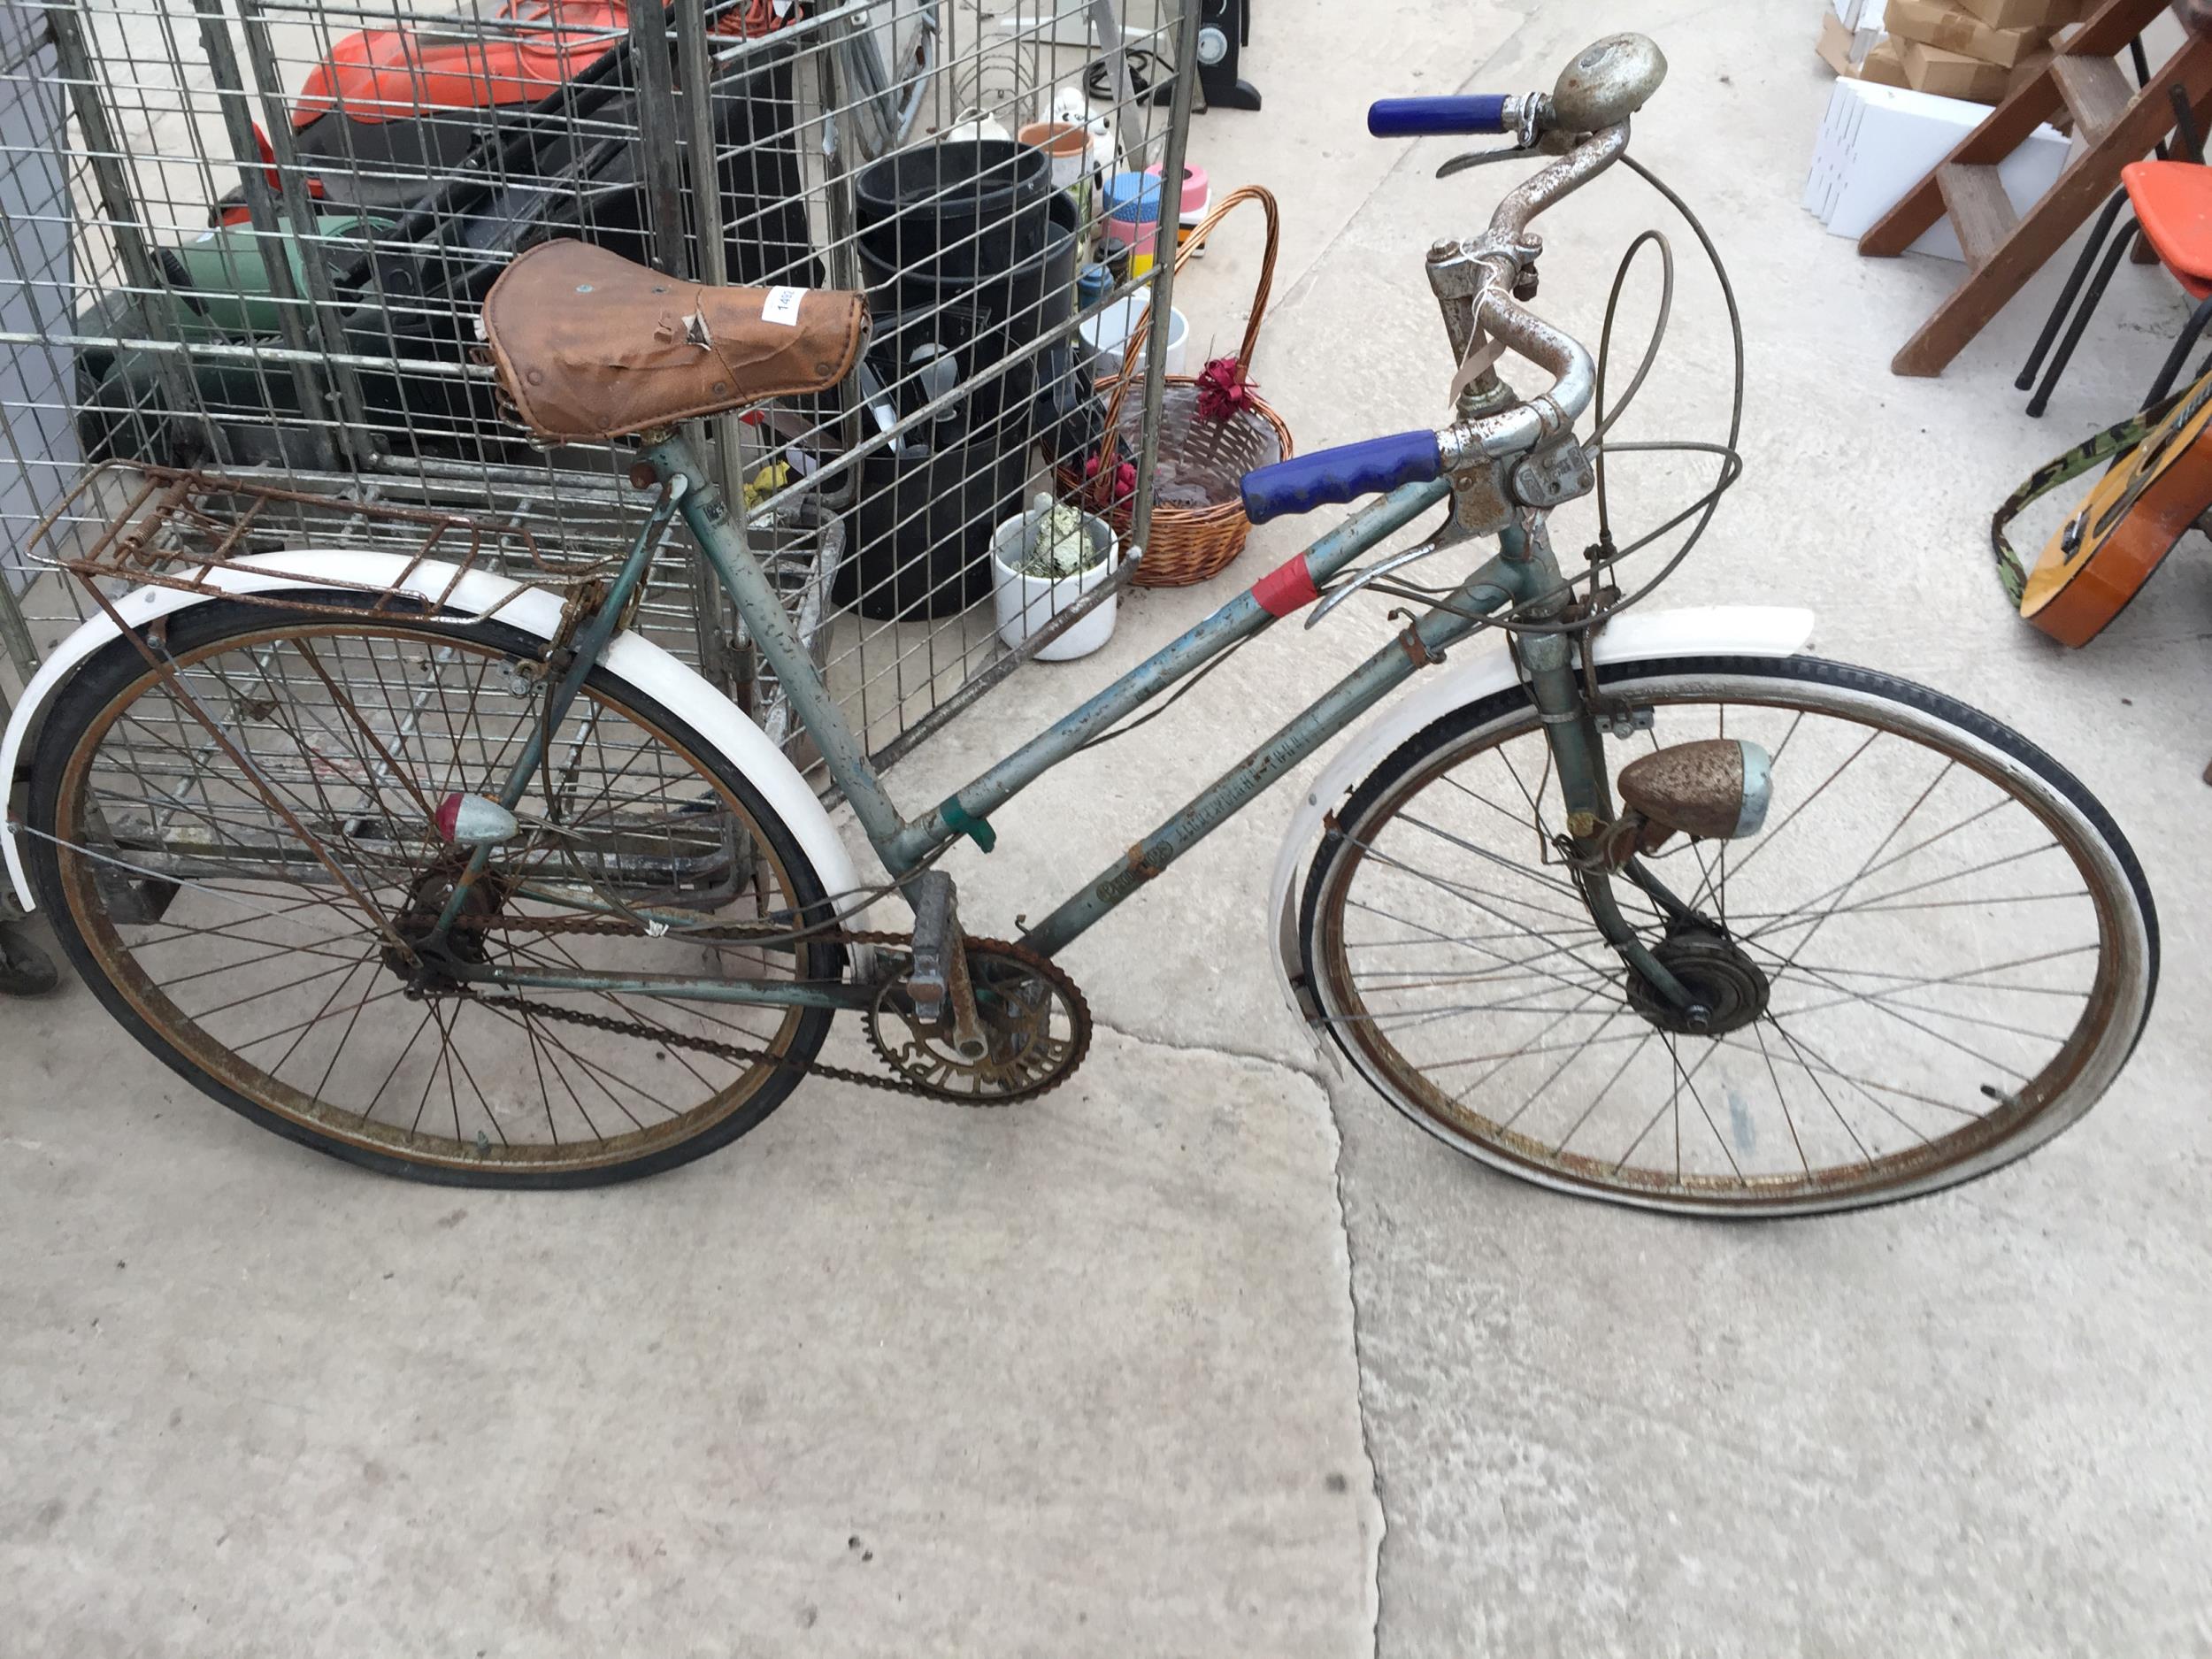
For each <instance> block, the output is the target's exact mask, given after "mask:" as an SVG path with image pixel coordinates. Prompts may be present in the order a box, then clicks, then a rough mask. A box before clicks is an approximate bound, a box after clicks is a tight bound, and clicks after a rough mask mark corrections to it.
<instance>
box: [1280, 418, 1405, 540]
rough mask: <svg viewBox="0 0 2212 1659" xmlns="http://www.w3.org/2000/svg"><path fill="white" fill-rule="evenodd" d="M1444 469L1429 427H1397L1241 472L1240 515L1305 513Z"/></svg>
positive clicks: (1356, 498) (1388, 488)
mask: <svg viewBox="0 0 2212 1659" xmlns="http://www.w3.org/2000/svg"><path fill="white" fill-rule="evenodd" d="M1443 470H1444V457H1443V455H1442V454H1441V452H1440V451H1439V450H1438V449H1437V447H1436V434H1434V433H1433V432H1402V433H1399V434H1397V435H1396V436H1395V437H1390V438H1370V439H1368V440H1367V441H1366V442H1363V443H1347V444H1341V445H1340V446H1339V447H1337V448H1336V449H1320V450H1317V451H1316V452H1315V453H1313V454H1311V455H1302V456H1298V457H1295V458H1294V459H1292V460H1288V461H1278V462H1277V463H1276V464H1275V465H1272V466H1263V467H1258V468H1256V469H1255V470H1254V471H1252V472H1247V473H1246V474H1245V475H1244V516H1245V517H1246V518H1249V519H1250V520H1251V521H1252V522H1253V523H1254V524H1265V523H1266V522H1267V521H1268V520H1269V519H1270V518H1280V517H1281V516H1282V515H1283V514H1285V513H1288V512H1311V511H1313V510H1314V509H1315V508H1316V507H1325V506H1327V505H1329V504H1330V503H1341V502H1348V501H1357V500H1358V499H1359V498H1360V497H1361V496H1362V495H1375V494H1378V493H1379V492H1381V491H1384V490H1391V489H1395V488H1398V487H1399V486H1400V485H1401V484H1419V483H1425V482H1426V481H1427V480H1430V479H1432V478H1435V477H1436V476H1438V475H1439V474H1440V473H1441V472H1443Z"/></svg>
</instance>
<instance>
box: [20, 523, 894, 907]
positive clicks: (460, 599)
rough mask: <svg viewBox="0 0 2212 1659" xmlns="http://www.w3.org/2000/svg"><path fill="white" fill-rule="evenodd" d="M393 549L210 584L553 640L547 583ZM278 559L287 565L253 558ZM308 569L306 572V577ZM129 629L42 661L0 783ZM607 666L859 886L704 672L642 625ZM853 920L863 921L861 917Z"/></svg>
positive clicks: (765, 748) (793, 777)
mask: <svg viewBox="0 0 2212 1659" xmlns="http://www.w3.org/2000/svg"><path fill="white" fill-rule="evenodd" d="M411 563H412V561H411V560H409V559H408V558H406V557H403V556H401V555H399V554H396V553H366V552H353V551H349V550H343V549H338V550H332V551H326V552H306V553H296V552H287V553H280V554H272V555H268V556H266V557H250V558H242V559H237V560H234V561H233V562H232V563H230V564H229V565H224V566H221V567H219V568H218V569H215V570H213V571H211V572H209V573H208V575H207V578H206V580H207V581H208V583H209V585H210V586H211V587H216V588H222V589H223V590H224V591H226V592H228V593H253V592H257V591H265V590H267V589H270V588H310V587H312V586H313V585H314V581H313V579H315V578H318V577H319V578H322V579H325V580H328V581H329V582H331V583H332V584H333V585H334V586H335V585H338V584H341V583H342V584H346V585H348V586H351V587H357V588H371V589H376V588H390V587H396V588H402V589H403V590H404V591H406V592H408V593H411V594H415V595H419V596H420V597H422V598H424V599H426V600H431V601H437V600H440V599H442V600H443V602H444V603H445V605H446V607H447V609H448V610H449V611H459V612H465V613H466V614H467V615H470V616H482V615H485V614H486V613H488V612H493V611H496V612H497V615H496V618H495V620H497V621H500V622H503V623H505V624H506V625H507V626H509V627H512V628H518V629H520V630H521V631H522V632H523V633H525V634H536V635H537V636H538V637H539V638H540V639H544V640H550V639H552V638H554V637H555V636H556V635H557V634H558V633H559V632H560V626H561V602H560V600H558V599H557V598H556V597H555V596H554V595H551V594H549V593H547V592H545V591H544V590H543V589H541V588H526V587H524V586H523V585H522V584H520V583H518V582H513V581H510V580H507V579H506V578H505V577H503V576H496V575H494V574H492V573H490V572H486V571H471V572H467V573H466V574H465V575H461V576H460V577H459V580H458V583H456V580H455V578H456V574H457V572H456V567H455V566H453V565H440V564H421V565H413V568H412V570H411V571H410V569H409V566H410V565H411ZM266 564H280V565H281V566H282V570H281V572H278V571H275V570H271V569H262V568H257V567H258V566H261V565H266ZM303 577H305V578H307V579H309V580H302V578H303ZM213 597H214V595H209V594H204V593H186V592H181V591H180V590H178V589H175V588H139V589H138V590H136V591H135V592H134V593H132V594H130V595H127V597H126V598H124V599H123V600H122V601H121V602H120V603H119V604H118V605H117V606H116V610H117V611H119V612H120V613H121V615H122V618H123V620H124V621H125V622H126V623H127V624H128V625H129V626H133V627H136V626H141V625H142V624H144V623H148V622H150V621H152V620H153V619H154V618H156V617H164V616H170V615H173V614H174V613H175V612H177V611H188V610H190V609H191V608H192V607H193V606H195V605H204V604H206V603H209V602H210V600H211V598H213ZM121 634H122V630H121V629H120V628H119V627H118V626H116V624H115V623H114V621H113V620H112V619H111V618H109V617H107V616H105V615H101V616H96V617H95V618H92V619H91V620H90V621H88V622H87V623H85V624H84V626H81V627H80V628H79V629H78V630H77V631H76V632H75V633H74V634H71V635H70V636H69V637H68V638H67V639H66V640H64V641H62V642H61V644H60V645H58V646H57V647H56V648H55V649H54V653H53V655H52V656H50V657H48V658H47V659H46V663H45V665H44V666H43V667H42V668H41V669H40V670H39V671H38V672H37V673H36V674H35V676H33V678H32V680H31V683H30V684H29V685H28V686H27V687H25V688H24V692H23V700H22V702H20V703H18V704H17V705H16V710H15V718H13V719H12V720H11V721H10V722H9V724H8V731H7V735H6V737H5V739H4V740H0V793H4V786H5V785H6V783H7V782H8V781H9V780H12V779H13V778H14V777H15V775H16V769H17V766H18V764H19V761H20V759H21V757H22V755H23V753H24V751H25V750H26V749H27V747H28V745H29V743H30V741H31V738H32V734H33V733H35V731H36V730H37V728H38V725H39V719H40V715H41V712H42V710H43V709H44V707H45V705H46V703H47V702H48V701H49V700H50V698H51V697H52V696H53V695H54V693H55V692H56V691H58V689H60V687H61V686H62V684H63V682H64V681H65V680H67V679H68V678H69V676H70V675H71V674H72V673H73V672H75V671H76V669H77V666H78V664H81V663H82V662H83V661H84V660H85V659H86V658H87V657H90V656H91V655H92V654H93V653H94V652H95V651H96V650H98V649H100V648H101V647H102V646H104V645H105V644H107V643H108V641H111V640H114V639H119V638H120V637H121ZM601 660H602V664H603V666H604V667H605V669H606V671H607V672H609V673H611V674H612V675H613V676H614V677H615V678H616V679H618V680H622V681H623V682H624V683H626V684H627V685H630V686H634V687H636V688H637V689H638V690H639V691H641V692H642V693H644V694H645V695H647V696H649V697H650V698H652V699H653V700H654V701H655V702H656V703H659V704H660V705H661V706H662V707H663V708H664V709H666V710H669V712H670V713H672V714H673V715H675V716H676V717H677V718H680V719H681V720H683V721H684V722H685V723H686V724H687V725H688V726H690V727H691V728H692V730H694V731H695V732H696V733H699V735H700V736H701V737H703V738H704V739H705V740H706V741H708V742H709V743H710V744H712V745H713V746H714V747H715V748H716V749H718V750H720V751H721V754H722V756H723V757H724V758H725V759H726V760H727V761H728V762H729V763H730V764H731V766H733V768H734V769H735V770H736V771H738V772H741V773H743V774H744V776H745V778H746V780H747V781H749V783H751V784H752V786H753V787H755V788H756V789H758V790H759V791H760V793H761V795H762V796H763V798H764V799H765V800H766V802H767V803H768V805H769V807H770V809H771V810H773V811H774V812H776V813H777V814H779V815H780V817H781V818H782V819H783V821H784V822H785V823H786V824H787V825H788V826H790V828H791V833H792V835H793V837H794V838H795V840H796V841H798V843H799V846H800V848H801V849H803V851H804V852H805V854H806V856H807V857H808V858H809V859H810V860H811V861H812V863H813V865H814V869H815V872H816V873H817V874H818V875H819V876H820V877H821V878H822V885H823V887H824V888H825V889H826V890H827V892H828V893H829V895H830V896H831V897H832V898H833V899H835V898H838V897H840V896H841V895H849V894H854V893H857V892H858V891H859V890H860V887H861V882H860V877H859V875H858V873H857V872H856V871H855V870H854V868H853V862H852V858H851V856H850V855H849V853H847V852H846V850H845V843H844V842H843V841H841V840H840V839H839V838H838V834H837V832H836V830H835V829H834V828H833V826H831V824H830V820H829V814H828V813H827V812H826V811H824V810H822V803H821V802H820V801H819V800H818V799H817V798H816V796H815V794H814V791H813V790H812V789H811V788H810V787H808V784H807V782H806V780H804V779H803V778H802V777H801V776H800V775H799V772H798V769H797V768H796V767H795V766H793V765H792V764H791V762H790V761H789V760H788V759H787V758H786V757H785V756H784V754H783V752H782V751H781V750H780V749H778V748H777V747H776V746H775V745H774V744H773V743H772V742H770V741H768V736H767V733H764V732H763V731H762V730H761V729H760V728H759V727H758V726H755V725H754V724H753V723H752V722H751V721H750V720H749V719H747V718H745V716H744V714H743V713H742V712H741V710H739V709H738V708H737V706H736V705H735V704H734V703H731V702H730V700H729V699H728V698H727V697H725V696H724V695H722V694H721V693H720V692H718V691H717V690H716V689H715V688H714V687H712V686H711V685H710V684H709V683H708V682H707V681H706V680H704V679H703V678H702V677H701V676H700V675H699V674H698V673H696V672H694V671H693V670H691V669H689V668H687V667H686V666H685V665H684V664H682V663H680V662H679V661H677V660H676V658H674V657H671V656H670V655H669V654H668V653H667V652H666V651H664V650H663V649H661V648H660V647H659V646H657V645H655V644H654V643H653V642H652V641H649V640H646V639H642V638H641V637H639V636H638V635H637V634H618V635H616V636H615V638H614V640H613V641H611V643H610V644H609V645H608V647H607V651H606V655H605V656H604V657H603V658H602V659H601ZM0 840H4V849H5V851H6V854H7V861H8V874H9V877H10V878H11V879H12V881H13V882H14V884H15V891H16V895H17V896H18V897H19V899H21V900H22V902H23V906H24V908H25V909H26V910H28V909H30V908H31V906H32V904H33V903H34V902H35V896H34V895H33V894H32V892H31V884H30V881H29V879H28V878H27V875H26V873H25V871H24V865H23V851H22V849H21V848H20V847H19V846H18V845H17V837H16V833H15V826H14V823H13V820H12V819H11V820H9V821H8V822H7V824H6V826H5V828H4V829H0ZM855 925H856V926H857V925H859V924H858V923H857V922H856V923H855Z"/></svg>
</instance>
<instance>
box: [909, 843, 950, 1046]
mask: <svg viewBox="0 0 2212 1659" xmlns="http://www.w3.org/2000/svg"><path fill="white" fill-rule="evenodd" d="M906 901H907V902H908V903H910V904H911V905H912V906H913V907H914V949H913V957H914V965H913V967H912V968H911V969H910V971H909V972H908V974H907V977H906V988H907V992H908V994H909V995H910V996H911V997H912V998H913V999H914V1018H917V1019H918V1020H920V1021H922V1022H923V1023H924V1024H926V1025H927V1024H932V1023H933V1022H935V1021H937V1020H940V1019H942V1018H944V1014H945V999H946V998H947V997H948V996H949V995H951V993H952V976H953V964H952V951H953V950H954V949H956V947H957V946H958V944H959V942H960V928H959V923H958V920H957V914H956V905H955V902H954V894H953V885H952V878H951V877H950V876H949V875H947V874H946V873H945V872H943V871H941V870H925V871H923V872H921V874H919V875H918V876H916V877H914V878H913V879H911V880H910V881H909V882H908V883H907V884H906Z"/></svg>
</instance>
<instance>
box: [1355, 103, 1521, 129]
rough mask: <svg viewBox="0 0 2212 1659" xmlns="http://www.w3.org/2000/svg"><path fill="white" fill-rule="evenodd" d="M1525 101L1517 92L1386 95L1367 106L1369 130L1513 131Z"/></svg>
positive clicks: (1519, 121)
mask: <svg viewBox="0 0 2212 1659" xmlns="http://www.w3.org/2000/svg"><path fill="white" fill-rule="evenodd" d="M1523 102H1524V100H1523V99H1522V98H1520V97H1519V96H1517V95H1512V94H1507V95H1504V96H1501V95H1499V94H1497V93H1491V92H1485V93H1479V94H1478V95H1476V96H1473V97H1458V98H1383V99H1380V100H1379V101H1378V102H1376V103H1374V104H1369V105H1368V106H1367V130H1368V131H1369V132H1370V133H1371V134H1374V135H1375V136H1376V137H1377V138H1426V137H1429V136H1430V135H1431V134H1439V133H1444V134H1466V133H1510V132H1513V131H1516V130H1517V128H1518V127H1519V126H1520V124H1521V107H1522V104H1523Z"/></svg>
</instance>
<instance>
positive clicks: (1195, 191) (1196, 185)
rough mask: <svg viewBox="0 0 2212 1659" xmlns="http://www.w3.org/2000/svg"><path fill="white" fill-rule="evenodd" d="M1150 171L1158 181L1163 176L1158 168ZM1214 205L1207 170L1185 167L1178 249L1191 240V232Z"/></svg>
mask: <svg viewBox="0 0 2212 1659" xmlns="http://www.w3.org/2000/svg"><path fill="white" fill-rule="evenodd" d="M1148 172H1149V173H1151V175H1152V177H1154V178H1159V177H1160V176H1161V171H1160V169H1159V168H1157V167H1153V168H1149V169H1148ZM1213 204H1214V188H1213V180H1210V179H1209V178H1208V177H1207V176H1206V170H1205V169H1204V168H1203V167H1185V168H1184V169H1183V199H1182V202H1181V203H1180V204H1179V206H1178V208H1177V210H1176V227H1175V245H1176V246H1177V247H1178V248H1180V247H1181V246H1182V245H1183V244H1184V242H1187V241H1188V240H1189V239H1190V234H1191V232H1192V231H1194V230H1195V229H1196V228H1197V227H1198V221H1199V220H1200V219H1203V218H1205V217H1206V214H1207V211H1208V210H1210V208H1211V207H1212V206H1213Z"/></svg>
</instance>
